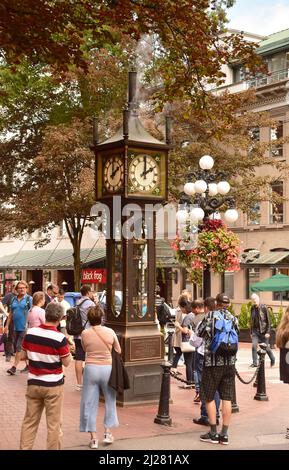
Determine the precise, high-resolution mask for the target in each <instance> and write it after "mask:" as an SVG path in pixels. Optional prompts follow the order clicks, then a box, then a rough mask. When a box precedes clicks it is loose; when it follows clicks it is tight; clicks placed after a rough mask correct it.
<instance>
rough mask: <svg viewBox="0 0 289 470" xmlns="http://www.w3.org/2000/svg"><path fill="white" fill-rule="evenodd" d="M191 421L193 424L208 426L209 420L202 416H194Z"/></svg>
mask: <svg viewBox="0 0 289 470" xmlns="http://www.w3.org/2000/svg"><path fill="white" fill-rule="evenodd" d="M193 422H194V423H195V424H201V425H202V426H210V423H209V420H208V419H207V418H205V417H204V416H201V417H200V418H194V419H193Z"/></svg>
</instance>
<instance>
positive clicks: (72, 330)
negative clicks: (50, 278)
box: [66, 299, 88, 336]
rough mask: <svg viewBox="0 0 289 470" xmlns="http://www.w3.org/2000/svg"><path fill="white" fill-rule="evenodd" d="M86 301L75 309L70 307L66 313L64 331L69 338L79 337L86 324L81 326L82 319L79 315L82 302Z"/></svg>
mask: <svg viewBox="0 0 289 470" xmlns="http://www.w3.org/2000/svg"><path fill="white" fill-rule="evenodd" d="M86 300H88V299H84V300H83V301H82V302H81V303H80V304H78V305H76V306H75V307H71V308H69V309H68V310H67V312H66V331H67V333H68V334H69V335H71V336H78V335H80V334H81V333H82V332H83V330H84V328H85V325H86V323H87V320H86V322H85V324H84V325H83V324H82V318H81V313H80V307H81V305H82V304H84V302H86Z"/></svg>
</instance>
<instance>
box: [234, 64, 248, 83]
mask: <svg viewBox="0 0 289 470" xmlns="http://www.w3.org/2000/svg"><path fill="white" fill-rule="evenodd" d="M244 80H246V70H245V69H244V67H242V66H240V65H239V66H237V67H233V83H240V82H243V81H244Z"/></svg>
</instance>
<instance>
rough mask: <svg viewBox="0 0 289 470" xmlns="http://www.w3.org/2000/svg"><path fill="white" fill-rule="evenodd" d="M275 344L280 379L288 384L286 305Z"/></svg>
mask: <svg viewBox="0 0 289 470" xmlns="http://www.w3.org/2000/svg"><path fill="white" fill-rule="evenodd" d="M276 345H277V347H278V348H280V362H279V371H280V380H281V381H282V382H284V383H285V384H289V307H287V309H286V311H285V313H284V314H283V316H282V319H281V321H280V323H279V325H278V328H277V332H276ZM285 437H286V439H289V426H288V427H287V429H286V434H285Z"/></svg>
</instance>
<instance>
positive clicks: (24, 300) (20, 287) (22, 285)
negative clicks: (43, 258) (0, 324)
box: [4, 281, 32, 375]
mask: <svg viewBox="0 0 289 470" xmlns="http://www.w3.org/2000/svg"><path fill="white" fill-rule="evenodd" d="M15 290H16V292H17V295H16V296H15V297H14V298H13V299H12V302H11V304H10V313H9V316H8V319H7V323H6V326H5V328H4V333H6V334H8V332H9V328H10V324H11V323H12V322H13V330H14V331H13V336H14V345H15V351H16V354H15V359H14V364H13V366H12V367H11V368H10V369H8V370H7V373H8V374H9V375H15V374H16V371H17V366H18V364H19V362H20V360H21V352H22V348H21V346H22V341H23V338H24V336H25V331H26V326H27V316H28V312H29V310H30V309H31V307H32V297H30V295H28V294H27V290H28V285H27V283H26V281H19V282H18V283H17V284H16V287H15ZM26 371H27V366H26V367H24V369H23V372H26ZM21 372H22V371H21Z"/></svg>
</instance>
